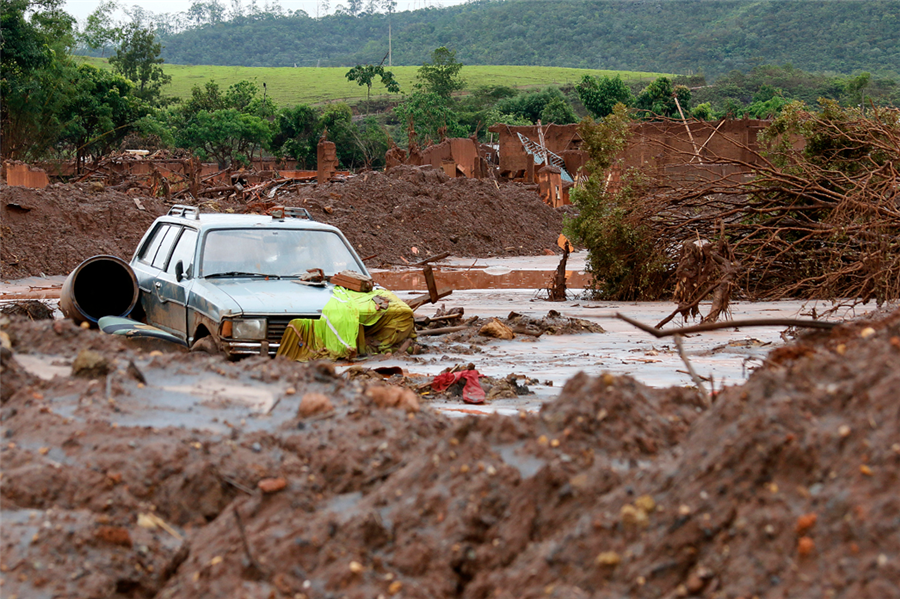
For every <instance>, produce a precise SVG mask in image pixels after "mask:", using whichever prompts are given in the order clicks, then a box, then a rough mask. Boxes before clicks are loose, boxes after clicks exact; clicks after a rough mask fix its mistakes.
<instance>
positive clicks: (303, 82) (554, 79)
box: [81, 57, 661, 106]
mask: <svg viewBox="0 0 900 599" xmlns="http://www.w3.org/2000/svg"><path fill="white" fill-rule="evenodd" d="M81 60H84V61H85V62H89V63H91V64H94V65H95V66H100V67H104V68H108V63H107V62H106V60H105V59H101V58H89V57H83V58H81ZM417 68H418V67H394V68H393V69H392V71H393V73H394V75H395V76H396V78H397V81H399V82H400V88H401V91H404V92H409V91H410V90H411V89H412V86H413V84H414V83H415V81H416V70H417ZM163 69H164V70H165V72H166V74H167V75H171V76H172V83H171V85H168V86H166V88H165V94H166V95H167V96H174V97H176V98H187V97H188V96H190V93H191V88H192V87H194V86H195V85H198V86H201V87H202V86H203V85H204V84H205V83H206V82H207V81H210V80H214V81H216V83H218V84H219V85H220V86H221V87H223V88H226V87H228V86H229V85H231V84H232V83H237V82H238V81H241V80H247V81H254V82H255V83H256V84H257V85H258V86H259V87H260V89H262V84H263V83H265V84H266V93H267V95H268V97H270V98H272V100H273V101H274V102H275V103H276V104H278V105H279V106H294V105H296V104H316V103H321V102H329V101H334V100H348V101H350V102H351V103H352V102H356V101H359V100H362V99H365V97H366V88H365V87H361V86H359V85H357V84H356V83H354V82H351V81H347V78H346V77H345V76H344V75H345V74H346V73H347V70H348V69H347V68H346V67H331V68H324V67H322V68H315V67H311V68H296V69H295V68H293V67H289V68H267V67H224V66H184V65H177V64H164V65H163ZM616 74H619V75H621V77H622V79H623V80H625V81H628V82H637V81H648V82H649V81H652V80H653V79H655V78H656V77H659V76H660V75H661V73H636V72H628V71H623V72H618V71H615V72H614V71H601V70H588V69H570V68H564V67H526V66H466V67H465V69H464V70H463V75H464V77H465V80H466V83H467V86H468V88H469V89H474V88H477V87H478V86H481V85H508V86H511V87H520V88H522V87H543V86H547V85H565V84H570V83H571V84H574V83H577V82H578V81H580V80H581V77H582V76H583V75H610V76H615V75H616ZM382 93H384V88H383V87H381V86H380V85H379V84H376V85H374V86H373V87H372V95H373V97H374V96H377V95H379V94H382ZM393 97H394V98H398V99H399V97H400V96H393Z"/></svg>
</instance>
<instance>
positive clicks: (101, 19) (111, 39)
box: [80, 0, 122, 56]
mask: <svg viewBox="0 0 900 599" xmlns="http://www.w3.org/2000/svg"><path fill="white" fill-rule="evenodd" d="M118 8H119V5H118V3H117V2H116V0H103V1H101V2H100V4H99V5H98V6H97V8H96V9H95V10H94V12H92V13H91V14H90V15H88V18H87V23H86V24H85V27H84V31H82V32H81V35H80V39H81V41H82V42H83V43H84V45H86V46H87V47H88V48H90V49H91V50H101V52H100V55H101V56H104V55H105V54H106V49H107V48H108V47H110V46H113V45H115V43H116V42H117V41H118V40H119V38H120V37H121V36H122V28H121V27H118V26H116V24H115V23H114V22H113V19H112V15H113V13H114V12H115V11H116V10H118Z"/></svg>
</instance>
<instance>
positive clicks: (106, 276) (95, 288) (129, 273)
mask: <svg viewBox="0 0 900 599" xmlns="http://www.w3.org/2000/svg"><path fill="white" fill-rule="evenodd" d="M139 297H140V291H139V290H138V284H137V278H136V277H135V276H134V271H133V270H131V266H129V265H128V263H127V262H125V261H124V260H122V259H121V258H116V257H115V256H94V257H92V258H88V259H87V260H85V261H84V262H82V263H81V264H79V265H78V266H77V267H76V268H75V270H73V271H72V272H71V273H70V274H69V276H68V278H66V282H65V283H64V284H63V288H62V293H61V295H60V298H59V308H60V310H62V313H63V314H65V315H66V317H68V318H71V319H72V320H74V321H75V322H78V323H81V322H90V323H96V322H97V321H98V320H100V319H101V318H102V317H104V316H127V315H128V314H129V313H130V312H131V311H132V310H133V309H134V306H135V305H136V304H137V302H138V298H139Z"/></svg>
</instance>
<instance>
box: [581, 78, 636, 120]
mask: <svg viewBox="0 0 900 599" xmlns="http://www.w3.org/2000/svg"><path fill="white" fill-rule="evenodd" d="M575 92H576V93H577V94H578V99H579V100H581V103H582V104H583V105H584V107H585V108H586V109H587V110H588V112H589V113H591V116H593V117H594V118H596V119H601V118H603V117H605V116H606V115H608V114H611V113H612V109H613V106H615V105H616V104H618V103H620V102H621V103H622V104H624V105H625V106H632V105H633V104H634V94H632V93H631V89H630V88H629V87H628V86H627V85H625V82H624V81H622V78H621V77H620V76H619V75H616V76H615V77H606V76H602V77H593V76H591V75H585V76H584V77H582V78H581V82H580V83H579V84H578V85H576V86H575Z"/></svg>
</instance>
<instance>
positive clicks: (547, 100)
mask: <svg viewBox="0 0 900 599" xmlns="http://www.w3.org/2000/svg"><path fill="white" fill-rule="evenodd" d="M551 103H554V104H555V106H556V107H557V108H556V109H555V110H556V111H557V112H560V111H561V112H560V114H559V115H556V114H551V115H550V116H553V117H555V118H556V117H558V118H560V119H561V122H559V121H554V122H558V123H559V124H565V123H574V122H577V120H578V119H577V118H576V117H575V111H574V110H572V107H571V105H570V104H569V102H568V100H567V99H566V97H565V96H564V95H563V93H562V91H560V89H559V88H558V87H552V86H551V87H548V88H546V89H544V90H541V91H537V92H531V93H527V94H518V95H516V96H513V97H511V98H506V99H504V100H501V101H499V102H497V104H496V107H497V110H499V111H500V112H502V113H505V114H510V115H515V116H517V117H520V118H522V119H524V120H527V121H529V122H530V123H531V124H534V123H537V122H538V120H541V119H543V113H544V110H545V109H546V108H547V106H548V105H549V104H551Z"/></svg>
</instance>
